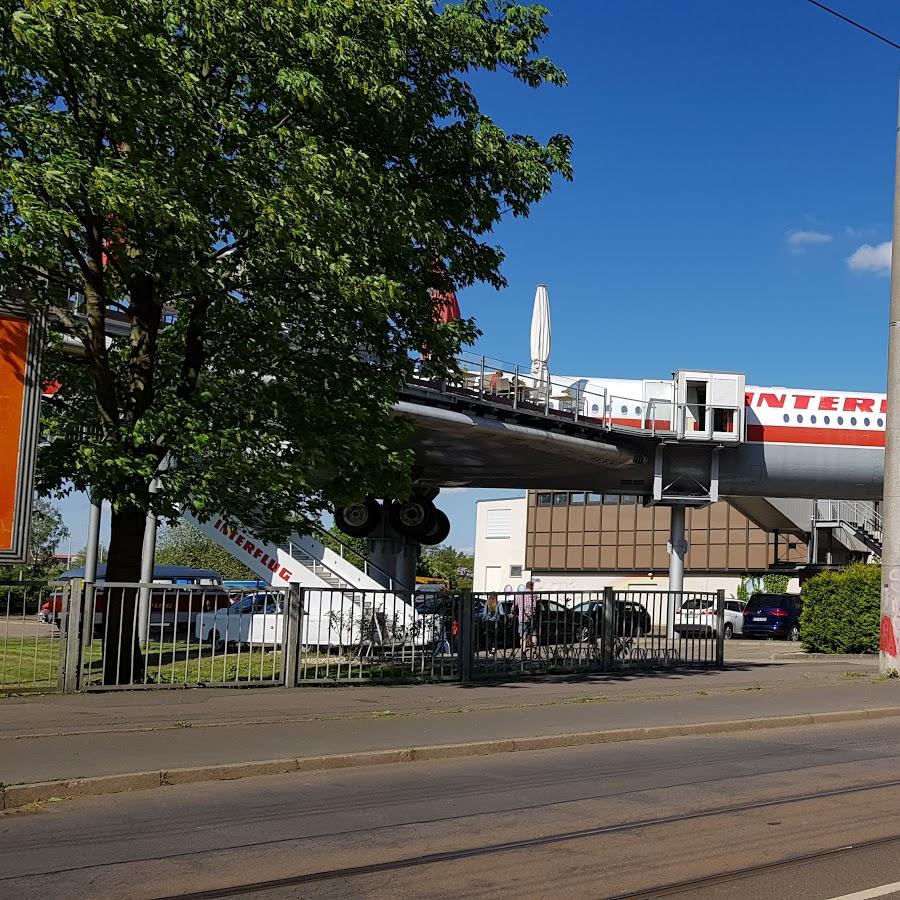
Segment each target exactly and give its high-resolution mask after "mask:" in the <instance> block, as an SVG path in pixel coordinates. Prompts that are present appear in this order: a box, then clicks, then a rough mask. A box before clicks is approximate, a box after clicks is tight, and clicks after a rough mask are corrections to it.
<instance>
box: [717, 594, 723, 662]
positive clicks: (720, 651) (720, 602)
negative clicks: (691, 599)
mask: <svg viewBox="0 0 900 900" xmlns="http://www.w3.org/2000/svg"><path fill="white" fill-rule="evenodd" d="M716 665H717V666H719V667H720V668H723V667H724V666H725V591H724V590H721V589H720V590H718V591H716Z"/></svg>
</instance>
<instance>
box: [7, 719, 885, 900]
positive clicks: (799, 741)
mask: <svg viewBox="0 0 900 900" xmlns="http://www.w3.org/2000/svg"><path fill="white" fill-rule="evenodd" d="M898 744H900V723H898V722H896V721H890V720H885V721H883V722H867V723H861V724H853V725H841V726H833V727H816V728H802V729H786V730H778V731H774V732H759V733H757V734H749V735H746V734H745V735H735V736H731V737H709V738H704V739H694V738H675V739H669V740H664V741H656V742H651V741H646V742H638V743H630V744H613V745H606V746H602V745H601V746H592V747H585V748H575V749H568V750H562V751H540V752H526V753H515V754H504V755H501V756H494V757H486V758H483V759H478V758H474V759H473V758H469V759H463V760H459V761H452V760H451V761H442V762H433V763H424V762H423V763H413V764H408V765H396V766H383V767H373V768H369V769H355V770H344V771H334V772H321V773H315V774H308V775H295V776H278V777H270V778H255V779H243V780H240V781H235V782H230V783H229V782H215V783H204V784H198V785H195V786H181V787H172V788H167V789H163V790H156V791H149V792H145V793H132V794H120V795H113V796H106V797H98V798H92V799H85V800H80V801H61V802H58V803H49V804H46V805H44V806H41V807H39V808H36V809H26V810H22V811H12V812H7V813H2V814H0V897H4V898H5V897H10V898H12V897H16V898H30V897H40V898H43V900H47V898H55V897H72V896H90V897H92V898H106V897H115V898H129V897H135V898H145V897H155V898H160V897H174V896H195V897H199V896H216V897H251V896H254V897H255V896H262V897H275V898H283V897H304V898H307V897H316V898H319V897H326V898H344V897H384V896H392V897H429V898H433V897H438V898H440V897H463V896H465V897H494V898H496V897H498V896H515V897H568V896H573V897H574V896H579V897H582V896H583V897H616V896H629V895H633V896H641V897H646V896H670V895H676V896H683V897H691V898H700V900H709V898H725V897H728V898H730V900H743V898H758V897H766V898H769V900H779V898H816V900H820V898H821V900H824V898H834V897H845V896H847V895H852V894H853V893H854V892H858V891H862V890H867V889H871V888H877V887H879V886H883V885H888V884H892V883H900V818H898V817H897V815H896V813H897V810H898V808H900V755H898V753H897V747H898ZM204 892H206V893H204ZM864 896H872V897H874V896H885V897H892V896H893V897H900V888H897V887H896V885H895V888H894V889H887V890H886V892H882V893H880V894H869V895H864Z"/></svg>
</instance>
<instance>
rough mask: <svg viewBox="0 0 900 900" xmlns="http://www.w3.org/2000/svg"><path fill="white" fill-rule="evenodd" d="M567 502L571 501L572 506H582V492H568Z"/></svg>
mask: <svg viewBox="0 0 900 900" xmlns="http://www.w3.org/2000/svg"><path fill="white" fill-rule="evenodd" d="M569 503H571V504H572V506H584V494H582V493H581V492H580V491H579V492H578V493H575V494H569Z"/></svg>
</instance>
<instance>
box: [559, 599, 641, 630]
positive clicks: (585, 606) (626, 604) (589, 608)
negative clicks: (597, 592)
mask: <svg viewBox="0 0 900 900" xmlns="http://www.w3.org/2000/svg"><path fill="white" fill-rule="evenodd" d="M615 604H616V605H615V608H614V610H613V617H614V618H613V622H614V626H615V634H616V636H617V637H641V635H644V634H650V632H651V631H652V630H653V617H652V616H651V615H650V612H649V611H648V609H647V607H646V606H644V605H643V604H642V603H638V602H636V601H634V600H616V601H615ZM575 611H576V612H578V613H580V614H581V615H586V616H589V617H590V619H591V627H592V629H593V632H594V634H598V635H599V634H602V632H603V601H602V600H587V601H585V602H584V603H579V604H578V605H577V606H576V607H575Z"/></svg>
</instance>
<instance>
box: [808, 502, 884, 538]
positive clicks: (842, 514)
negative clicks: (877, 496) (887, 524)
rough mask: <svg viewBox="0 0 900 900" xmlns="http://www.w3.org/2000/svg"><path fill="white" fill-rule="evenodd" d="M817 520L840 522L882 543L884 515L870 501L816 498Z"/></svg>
mask: <svg viewBox="0 0 900 900" xmlns="http://www.w3.org/2000/svg"><path fill="white" fill-rule="evenodd" d="M815 520H816V522H817V523H818V522H839V523H840V524H842V525H845V526H848V527H850V528H851V529H853V530H855V531H862V532H863V533H864V534H865V535H867V536H868V537H869V538H870V539H871V540H874V541H876V542H877V543H879V544H880V543H881V538H882V531H883V521H884V520H883V517H882V515H881V513H879V512H878V510H876V509H875V508H874V506H872V505H871V504H869V503H864V502H860V501H858V500H816V504H815Z"/></svg>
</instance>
